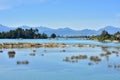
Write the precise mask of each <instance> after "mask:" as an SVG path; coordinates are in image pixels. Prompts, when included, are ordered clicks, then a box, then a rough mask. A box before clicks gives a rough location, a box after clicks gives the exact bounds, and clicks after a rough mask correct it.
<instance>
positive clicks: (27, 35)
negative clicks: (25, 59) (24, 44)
mask: <svg viewBox="0 0 120 80" xmlns="http://www.w3.org/2000/svg"><path fill="white" fill-rule="evenodd" d="M55 37H56V34H54V35H53V34H51V38H55ZM0 38H2V39H6V38H9V39H17V38H18V39H19V38H23V39H39V38H40V39H46V38H48V35H47V34H45V33H38V29H32V28H31V29H25V30H24V29H22V28H17V29H16V30H10V31H9V32H1V33H0Z"/></svg>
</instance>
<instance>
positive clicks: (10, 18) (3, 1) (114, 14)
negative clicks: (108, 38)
mask: <svg viewBox="0 0 120 80" xmlns="http://www.w3.org/2000/svg"><path fill="white" fill-rule="evenodd" d="M0 24H2V25H5V26H10V27H18V26H22V25H27V26H31V27H35V26H36V27H39V26H46V27H49V28H55V29H56V28H64V27H69V28H72V29H76V30H78V29H79V30H80V29H100V28H103V27H105V26H115V27H120V0H0Z"/></svg>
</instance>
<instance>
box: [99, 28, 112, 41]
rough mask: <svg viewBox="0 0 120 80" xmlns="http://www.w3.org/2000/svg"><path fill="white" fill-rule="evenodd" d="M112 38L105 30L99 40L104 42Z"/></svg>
mask: <svg viewBox="0 0 120 80" xmlns="http://www.w3.org/2000/svg"><path fill="white" fill-rule="evenodd" d="M110 38H111V35H110V34H109V33H108V32H107V31H106V30H103V31H102V33H101V35H100V37H99V39H100V40H102V41H103V40H108V39H110Z"/></svg>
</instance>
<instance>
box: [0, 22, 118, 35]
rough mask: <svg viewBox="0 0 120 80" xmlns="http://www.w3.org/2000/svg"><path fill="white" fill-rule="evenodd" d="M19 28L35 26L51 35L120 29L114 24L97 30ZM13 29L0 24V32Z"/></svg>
mask: <svg viewBox="0 0 120 80" xmlns="http://www.w3.org/2000/svg"><path fill="white" fill-rule="evenodd" d="M19 28H22V29H29V28H33V29H35V28H37V29H38V30H39V32H40V33H43V32H44V33H46V34H48V35H51V34H52V33H55V34H57V35H72V36H74V35H98V34H101V32H102V31H103V30H106V31H108V33H110V34H114V33H115V32H117V31H120V28H118V27H114V26H106V27H104V28H101V29H99V30H97V31H96V30H91V29H83V30H73V29H71V28H69V27H65V28H58V29H52V28H48V27H44V26H40V27H29V26H26V25H23V26H19ZM13 29H16V28H12V27H7V26H4V25H2V24H0V32H3V31H4V32H6V31H9V30H13Z"/></svg>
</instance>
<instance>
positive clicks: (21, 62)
mask: <svg viewBox="0 0 120 80" xmlns="http://www.w3.org/2000/svg"><path fill="white" fill-rule="evenodd" d="M16 64H17V65H28V64H29V61H28V60H23V61H17V62H16Z"/></svg>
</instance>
